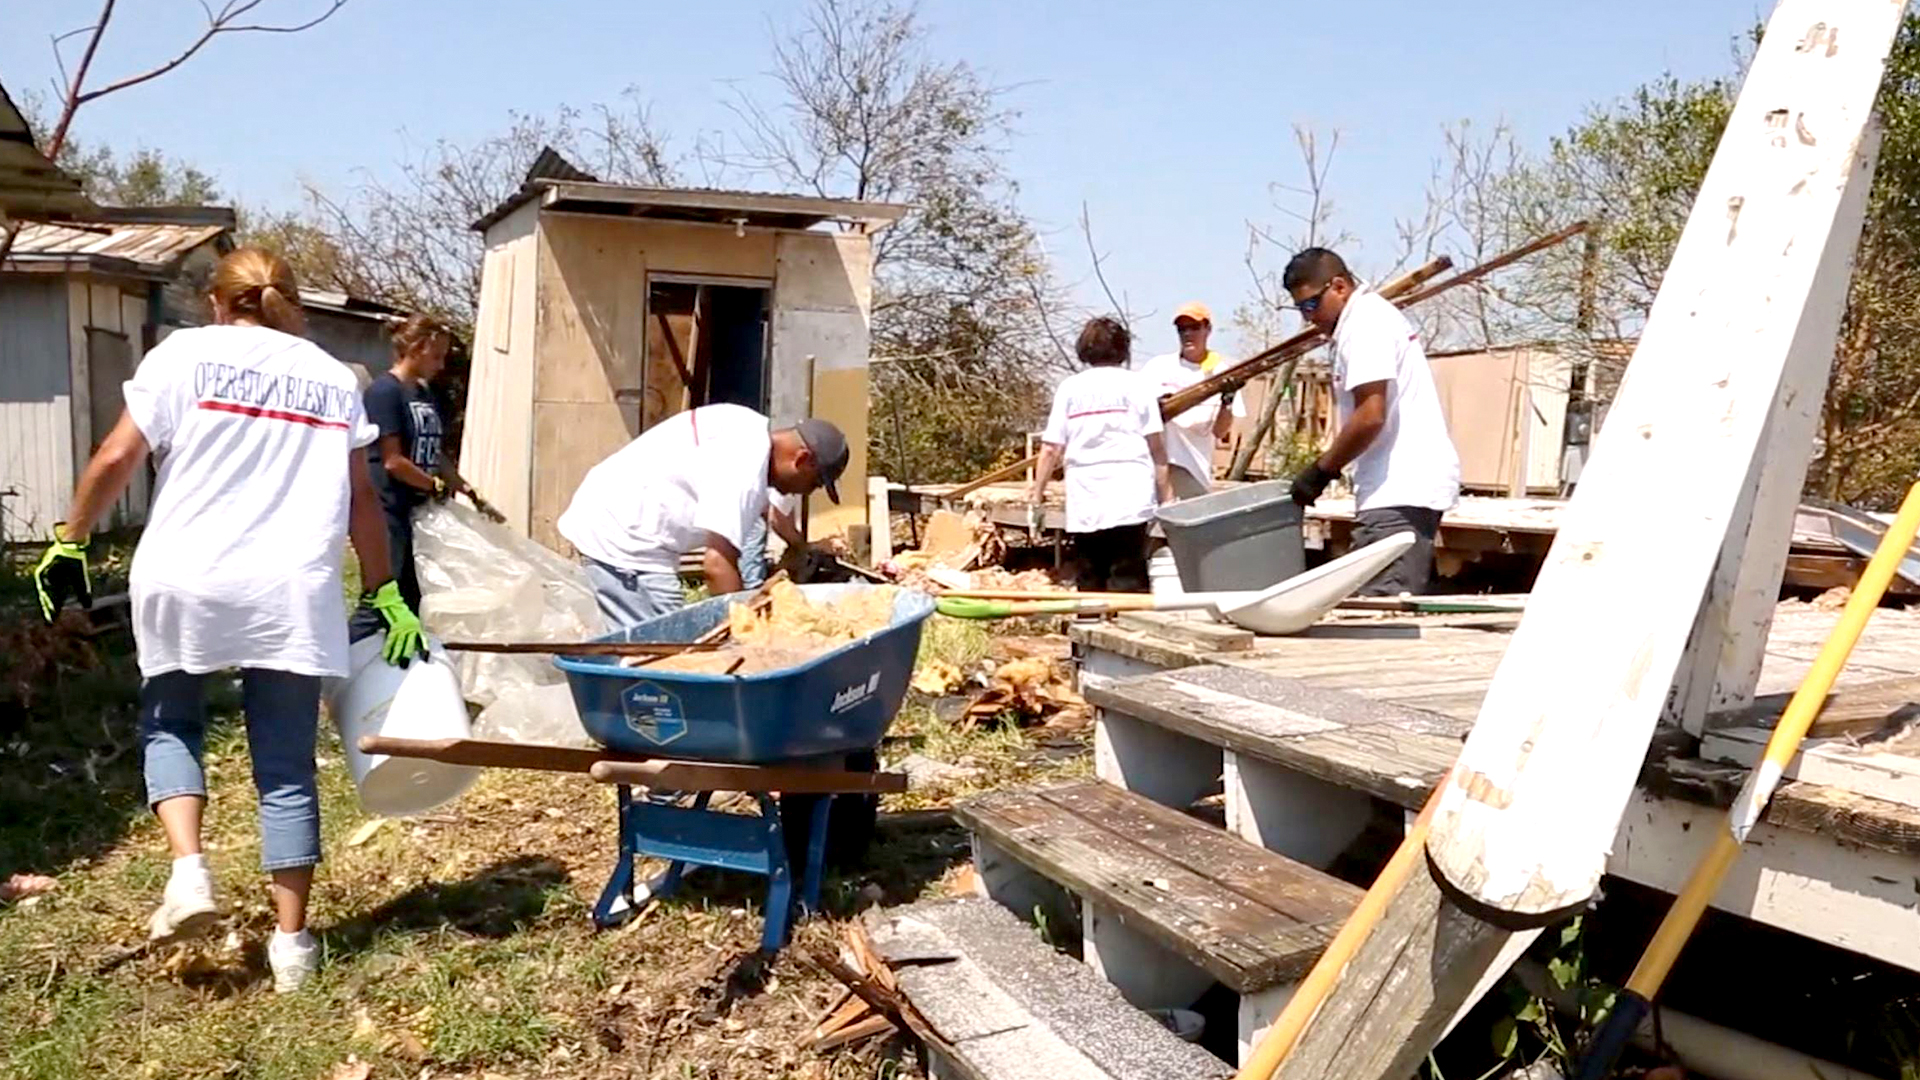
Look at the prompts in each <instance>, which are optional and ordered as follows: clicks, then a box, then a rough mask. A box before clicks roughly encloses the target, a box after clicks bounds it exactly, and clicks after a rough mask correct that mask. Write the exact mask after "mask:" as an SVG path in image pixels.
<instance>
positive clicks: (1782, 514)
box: [1669, 125, 1879, 735]
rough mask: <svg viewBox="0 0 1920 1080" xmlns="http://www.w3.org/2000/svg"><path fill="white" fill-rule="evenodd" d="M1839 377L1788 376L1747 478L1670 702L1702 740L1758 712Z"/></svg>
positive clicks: (1797, 369) (1869, 146)
mask: <svg viewBox="0 0 1920 1080" xmlns="http://www.w3.org/2000/svg"><path fill="white" fill-rule="evenodd" d="M1878 154H1879V134H1878V128H1877V126H1875V125H1869V127H1868V142H1867V143H1866V145H1864V146H1863V148H1862V149H1861V156H1862V157H1863V158H1865V159H1866V160H1869V161H1872V160H1875V159H1877V157H1878ZM1862 197H1864V196H1862ZM1852 260H1853V253H1852V249H1851V248H1850V247H1846V246H1839V245H1830V246H1829V248H1828V250H1827V253H1826V256H1825V261H1826V263H1827V265H1826V266H1825V267H1823V268H1822V269H1821V270H1820V271H1819V272H1820V273H1822V274H1838V275H1841V276H1843V277H1844V276H1847V274H1848V272H1849V271H1850V270H1851V264H1852ZM1831 367H1832V365H1831V364H1830V363H1828V362H1826V361H1825V360H1823V359H1817V358H1812V357H1809V358H1808V359H1807V360H1806V362H1803V363H1790V364H1788V365H1787V369H1786V371H1785V373H1784V374H1783V375H1782V376H1781V380H1780V387H1779V389H1778V390H1777V391H1776V392H1775V399H1774V404H1773V409H1772V419H1771V422H1770V426H1769V429H1768V431H1767V433H1766V435H1765V436H1764V437H1763V438H1762V440H1761V444H1760V452H1759V453H1758V454H1756V455H1755V457H1754V461H1753V465H1752V467H1751V469H1750V470H1749V472H1748V475H1747V480H1746V484H1745V487H1746V493H1745V494H1744V495H1743V496H1742V498H1741V502H1740V506H1739V508H1738V509H1737V510H1736V511H1735V513H1734V527H1733V528H1732V529H1730V530H1728V534H1727V540H1726V543H1725V544H1724V545H1723V546H1722V548H1721V552H1720V562H1719V565H1717V566H1716V567H1715V568H1714V574H1713V579H1712V580H1711V581H1710V582H1709V583H1708V585H1707V595H1706V602H1705V603H1704V604H1702V605H1701V609H1700V617H1699V622H1698V623H1697V624H1696V626H1695V628H1694V637H1693V640H1692V642H1690V643H1689V646H1688V648H1689V655H1688V656H1687V657H1686V658H1684V659H1683V660H1682V661H1681V664H1680V674H1679V678H1678V680H1677V681H1676V683H1675V686H1674V694H1673V697H1672V698H1671V699H1670V700H1671V701H1672V702H1673V705H1672V706H1670V715H1669V719H1671V720H1673V721H1674V722H1676V723H1678V724H1679V726H1680V727H1682V728H1683V729H1685V730H1687V731H1690V732H1692V733H1693V734H1696V735H1698V734H1700V733H1701V732H1702V731H1704V730H1705V729H1706V720H1707V714H1708V713H1709V712H1713V711H1718V710H1729V709H1740V708H1745V707H1746V706H1748V705H1750V704H1752V702H1753V696H1754V689H1755V687H1756V686H1758V684H1759V682H1760V668H1761V665H1762V664H1763V663H1764V662H1765V660H1766V645H1767V633H1768V631H1769V630H1770V629H1771V628H1772V625H1773V614H1774V609H1775V607H1776V606H1777V603H1776V602H1777V601H1778V599H1779V596H1780V583H1781V579H1782V577H1783V576H1784V574H1785V571H1786V562H1787V554H1788V549H1790V548H1791V547H1792V546H1793V531H1794V530H1793V523H1794V519H1795V517H1796V515H1797V514H1798V513H1799V509H1800V491H1801V488H1802V487H1803V486H1804V485H1805V484H1806V478H1807V464H1808V459H1809V458H1810V457H1811V456H1812V448H1813V432H1814V426H1815V423H1816V421H1817V420H1818V419H1819V416H1820V406H1821V403H1822V401H1823V400H1824V398H1825V396H1826V390H1827V374H1828V371H1829V370H1830V368H1831Z"/></svg>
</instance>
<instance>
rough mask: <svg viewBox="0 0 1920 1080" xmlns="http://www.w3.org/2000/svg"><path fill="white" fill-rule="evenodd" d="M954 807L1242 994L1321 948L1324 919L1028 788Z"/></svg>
mask: <svg viewBox="0 0 1920 1080" xmlns="http://www.w3.org/2000/svg"><path fill="white" fill-rule="evenodd" d="M956 813H957V815H958V816H959V817H960V819H961V821H962V822H963V823H964V824H965V825H966V826H967V827H968V828H969V829H971V830H973V831H975V832H977V833H979V834H980V835H982V836H984V837H986V838H987V839H988V840H989V841H991V842H992V843H994V844H996V845H998V846H999V847H1000V848H1002V849H1003V850H1005V851H1006V852H1007V853H1008V854H1010V855H1013V856H1014V857H1016V858H1018V859H1020V860H1021V861H1022V862H1025V863H1026V864H1027V865H1029V866H1031V867H1032V868H1033V869H1035V870H1037V871H1039V872H1040V873H1041V874H1043V875H1045V876H1046V877H1048V878H1049V879H1051V880H1053V881H1055V882H1058V883H1059V884H1061V885H1063V886H1065V887H1066V888H1067V889H1069V890H1070V891H1072V892H1074V893H1077V894H1079V895H1081V896H1082V897H1084V898H1086V899H1089V900H1092V901H1094V902H1096V903H1101V904H1105V905H1107V906H1108V907H1110V908H1112V909H1113V910H1114V911H1115V912H1116V913H1117V914H1118V915H1119V917H1120V919H1121V921H1122V922H1123V923H1124V924H1125V925H1127V926H1129V927H1131V928H1133V929H1134V930H1136V931H1138V932H1139V933H1141V934H1142V935H1144V936H1146V937H1149V938H1151V939H1153V940H1154V941H1156V942H1158V943H1159V944H1161V945H1164V946H1165V947H1167V948H1168V949H1170V950H1172V951H1174V952H1176V953H1178V954H1180V955H1181V956H1183V957H1185V958H1186V959H1187V960H1189V961H1191V962H1192V963H1194V964H1195V965H1197V966H1199V967H1200V968H1202V969H1204V970H1205V971H1207V973H1208V974H1210V975H1212V976H1213V977H1214V978H1216V979H1219V980H1220V981H1221V982H1223V983H1225V984H1227V985H1228V986H1229V987H1231V988H1232V989H1234V990H1237V991H1240V992H1242V993H1249V992H1253V991H1257V990H1263V989H1265V988H1267V987H1269V986H1274V985H1278V984H1280V983H1284V982H1287V981H1290V980H1291V979H1294V978H1298V977H1299V976H1300V975H1301V974H1302V973H1304V972H1305V971H1306V970H1307V968H1309V967H1311V966H1312V965H1313V961H1314V959H1315V958H1317V957H1318V956H1319V954H1320V951H1321V950H1322V949H1323V948H1325V946H1326V941H1327V931H1326V930H1325V929H1323V928H1322V927H1319V926H1314V925H1308V924H1303V923H1300V922H1298V921H1296V920H1294V919H1292V918H1290V917H1288V916H1286V915H1283V914H1281V913H1280V912H1277V911H1275V910H1274V909H1272V908H1270V907H1267V906H1266V905H1264V904H1259V903H1255V902H1254V901H1252V900H1249V899H1247V898H1246V897H1244V896H1241V895H1239V894H1238V893H1234V892H1231V891H1229V890H1227V889H1224V888H1222V887H1221V886H1219V885H1216V884H1214V883H1213V882H1211V881H1209V880H1207V879H1206V878H1204V877H1201V876H1200V875H1199V874H1196V873H1194V872H1193V871H1192V870H1189V869H1187V868H1186V867H1185V866H1182V865H1181V864H1179V863H1177V862H1175V861H1173V860H1171V859H1167V858H1163V857H1161V856H1159V855H1156V854H1154V853H1153V852H1150V851H1148V850H1147V849H1145V848H1142V847H1140V846H1138V845H1137V844H1134V843H1132V842H1130V840H1129V839H1128V838H1126V837H1122V836H1120V835H1119V834H1117V833H1113V832H1109V831H1107V830H1105V829H1103V828H1101V827H1099V826H1098V825H1096V824H1094V823H1092V822H1089V821H1086V820H1083V819H1081V818H1079V817H1078V816H1076V815H1075V814H1073V813H1071V812H1070V811H1068V810H1066V809H1064V808H1063V807H1060V806H1057V805H1055V804H1052V803H1049V802H1047V801H1046V800H1044V799H1042V798H1040V797H1039V796H1038V795H1035V794H1033V793H1031V792H1025V791H997V792H993V793H991V794H988V795H983V796H979V797H977V798H975V799H971V800H968V801H967V802H965V803H962V804H961V805H960V806H959V807H958V808H956Z"/></svg>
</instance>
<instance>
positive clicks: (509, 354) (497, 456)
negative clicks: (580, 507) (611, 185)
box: [460, 204, 540, 533]
mask: <svg viewBox="0 0 1920 1080" xmlns="http://www.w3.org/2000/svg"><path fill="white" fill-rule="evenodd" d="M539 213H540V211H539V208H538V207H537V206H534V205H531V204H529V205H527V206H523V207H521V208H520V209H519V210H516V211H514V212H513V213H512V214H509V215H508V216H507V217H505V218H503V219H502V220H500V221H499V222H497V223H495V224H494V226H493V227H492V228H491V229H488V230H487V238H486V240H487V251H486V254H485V256H484V257H483V261H482V263H481V269H480V311H479V315H478V318H477V319H476V321H475V324H474V333H473V370H472V374H471V376H470V377H469V381H468V384H467V415H466V425H465V435H464V437H463V439H462V444H461V448H460V473H461V475H462V476H465V477H466V478H467V481H468V482H469V483H471V484H473V486H474V488H475V489H476V490H478V491H479V492H480V494H481V495H482V496H484V497H485V498H486V499H487V500H488V501H490V502H492V503H493V505H494V506H495V507H496V508H498V509H499V511H500V512H501V513H503V514H505V515H506V517H507V525H508V526H509V527H510V528H513V529H514V530H516V531H518V532H521V533H525V532H526V531H527V526H528V516H529V513H530V511H531V508H532V476H533V346H534V293H535V289H534V277H535V261H536V248H537V246H538V243H539V241H538V237H537V235H536V229H535V224H536V222H537V221H538V220H539Z"/></svg>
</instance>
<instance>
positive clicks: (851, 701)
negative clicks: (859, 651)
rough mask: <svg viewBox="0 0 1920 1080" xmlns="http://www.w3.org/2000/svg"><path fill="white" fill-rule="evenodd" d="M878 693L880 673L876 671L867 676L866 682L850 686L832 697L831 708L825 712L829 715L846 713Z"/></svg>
mask: <svg viewBox="0 0 1920 1080" xmlns="http://www.w3.org/2000/svg"><path fill="white" fill-rule="evenodd" d="M879 692H880V673H879V672H877V671H876V672H874V673H873V674H872V675H870V676H868V678H867V681H866V682H857V683H854V684H853V685H852V686H849V687H847V688H846V689H845V690H842V691H840V692H839V693H837V694H835V695H833V707H832V708H831V709H828V710H827V711H828V712H829V713H841V712H846V711H847V710H848V709H851V708H853V707H854V706H855V705H858V704H860V703H861V702H863V701H865V700H867V699H868V698H870V697H872V696H873V695H875V694H877V693H879Z"/></svg>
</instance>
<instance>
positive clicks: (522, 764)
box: [360, 735, 647, 773]
mask: <svg viewBox="0 0 1920 1080" xmlns="http://www.w3.org/2000/svg"><path fill="white" fill-rule="evenodd" d="M360 752H361V753H363V754H386V755H388V756H391V757H405V758H425V759H426V760H428V761H440V762H445V763H446V764H448V765H478V766H481V767H483V768H495V769H539V770H541V771H544V772H577V773H583V772H587V771H589V770H591V769H592V768H593V767H594V765H596V764H598V763H599V762H602V761H609V760H613V761H646V760H647V758H645V757H643V756H641V755H637V754H618V753H614V752H613V751H610V750H599V749H590V750H588V749H579V748H576V747H571V746H545V745H541V744H539V743H507V742H490V741H487V740H484V739H395V738H391V737H388V736H384V735H362V736H361V737H360Z"/></svg>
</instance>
